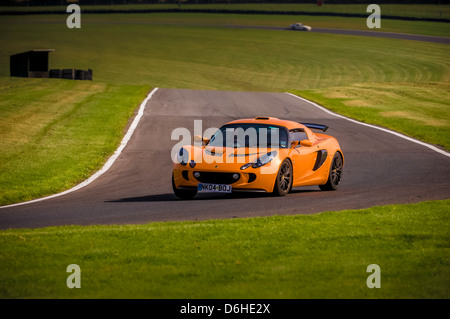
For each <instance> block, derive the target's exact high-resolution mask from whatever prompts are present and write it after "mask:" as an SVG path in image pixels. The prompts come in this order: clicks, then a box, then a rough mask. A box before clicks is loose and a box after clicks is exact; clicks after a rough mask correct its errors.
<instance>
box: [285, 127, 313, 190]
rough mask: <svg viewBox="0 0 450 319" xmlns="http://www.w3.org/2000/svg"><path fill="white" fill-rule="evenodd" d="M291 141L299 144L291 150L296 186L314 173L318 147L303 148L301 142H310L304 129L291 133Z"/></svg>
mask: <svg viewBox="0 0 450 319" xmlns="http://www.w3.org/2000/svg"><path fill="white" fill-rule="evenodd" d="M289 137H290V141H291V143H292V142H297V143H298V144H297V145H296V146H294V148H293V149H292V150H291V158H292V166H293V172H294V185H295V184H299V183H301V182H302V181H303V180H304V179H307V178H308V176H309V175H311V174H312V173H313V168H314V165H315V163H316V159H317V147H316V146H314V147H313V146H310V147H309V146H301V145H300V141H302V140H309V139H308V135H307V134H306V133H305V131H304V130H303V129H294V130H290V131H289Z"/></svg>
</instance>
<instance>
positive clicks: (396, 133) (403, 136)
mask: <svg viewBox="0 0 450 319" xmlns="http://www.w3.org/2000/svg"><path fill="white" fill-rule="evenodd" d="M284 93H285V94H288V95H290V96H293V97H295V98H297V99H300V100H302V101H304V102H307V103H309V104H311V105H313V106H315V107H317V108H319V109H321V110H322V111H324V112H326V113H328V114H331V115H333V116H336V117H339V118H342V119H345V120H347V121H350V122H353V123H356V124H359V125H364V126H368V127H371V128H374V129H377V130H380V131H383V132H386V133H389V134H392V135H395V136H398V137H401V138H403V139H405V140H408V141H410V142H413V143H416V144H419V145H422V146H425V147H428V148H429V149H431V150H433V151H435V152H437V153H439V154H442V155H445V156H447V157H450V153H448V152H446V151H444V150H441V149H439V148H437V147H436V146H434V145H431V144H428V143H425V142H422V141H419V140H416V139H414V138H412V137H409V136H406V135H403V134H401V133H398V132H395V131H391V130H388V129H386V128H383V127H379V126H375V125H372V124H367V123H363V122H359V121H357V120H354V119H351V118H348V117H345V116H343V115H339V114H336V113H334V112H332V111H330V110H327V109H326V108H324V107H322V106H320V105H319V104H316V103H314V102H311V101H309V100H307V99H305V98H302V97H300V96H297V95H295V94H292V93H289V92H284Z"/></svg>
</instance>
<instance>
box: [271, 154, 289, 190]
mask: <svg viewBox="0 0 450 319" xmlns="http://www.w3.org/2000/svg"><path fill="white" fill-rule="evenodd" d="M292 181H293V173H292V165H291V161H290V160H288V159H285V160H284V161H283V163H281V165H280V168H279V170H278V174H277V178H276V180H275V186H274V188H273V193H274V195H278V196H285V195H286V194H288V193H289V192H290V191H291V188H292Z"/></svg>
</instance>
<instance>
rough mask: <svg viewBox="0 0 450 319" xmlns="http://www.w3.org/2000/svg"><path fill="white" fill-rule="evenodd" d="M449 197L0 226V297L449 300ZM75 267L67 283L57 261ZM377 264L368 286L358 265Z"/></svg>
mask: <svg viewBox="0 0 450 319" xmlns="http://www.w3.org/2000/svg"><path fill="white" fill-rule="evenodd" d="M449 210H450V200H445V201H433V202H424V203H420V204H409V205H392V206H386V207H375V208H370V209H363V210H349V211H342V212H330V213H321V214H317V215H309V216H308V215H300V216H274V217H265V218H251V219H234V220H212V221H204V222H169V223H151V224H146V225H126V226H125V225H124V226H85V227H81V226H67V227H55V228H44V229H34V230H31V229H30V230H20V229H17V230H5V231H0V247H2V251H1V254H0V264H1V265H2V271H1V272H0V298H225V299H227V298H286V299H290V298H448V296H449V294H450V257H449V256H450V246H449V243H450V232H449V227H448V226H449V222H450V220H449V216H450V215H449V214H448V211H449ZM69 264H78V265H79V266H80V268H81V289H69V288H67V286H66V278H67V277H68V276H69V274H68V273H67V272H66V267H67V266H68V265H69ZM370 264H377V265H379V266H380V269H381V288H380V289H369V288H368V287H367V286H366V279H367V277H368V276H369V273H367V272H366V268H367V266H368V265H370Z"/></svg>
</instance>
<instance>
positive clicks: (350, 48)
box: [0, 14, 450, 91]
mask: <svg viewBox="0 0 450 319" xmlns="http://www.w3.org/2000/svg"><path fill="white" fill-rule="evenodd" d="M211 16H213V15H209V17H211ZM178 17H180V15H177V14H172V15H168V14H165V15H162V16H160V18H161V19H162V20H163V21H171V23H175V22H176V21H177V19H178ZM192 18H195V17H192ZM83 21H84V22H83V23H84V24H83V26H82V28H81V29H80V30H69V29H67V27H66V26H65V20H64V17H55V16H33V17H21V18H17V17H15V18H12V17H5V18H4V19H2V20H1V21H0V27H2V34H1V35H0V39H1V40H2V43H3V44H4V45H3V46H2V49H1V50H0V61H1V63H0V76H8V74H9V67H8V65H9V55H10V54H14V53H18V52H23V51H26V50H29V49H30V48H53V49H55V50H56V52H55V53H51V54H50V68H69V67H77V68H81V69H87V68H93V69H94V77H95V80H96V81H99V82H105V83H114V84H131V85H135V84H139V85H141V84H144V85H147V84H149V83H150V84H151V85H154V86H156V85H157V86H160V87H171V88H191V89H220V90H239V91H284V90H287V89H315V88H321V87H330V86H345V85H350V84H353V83H364V82H398V81H401V82H410V81H412V82H417V81H421V82H424V81H439V82H446V81H448V80H449V74H450V72H449V60H448V58H447V57H448V46H447V45H444V44H435V43H426V42H418V41H406V40H392V39H381V38H366V37H358V36H341V35H324V34H317V33H305V32H303V33H302V32H283V31H271V30H254V29H230V28H222V27H205V26H194V25H160V24H159V23H160V22H161V20H158V19H157V16H156V15H104V16H101V15H99V16H89V17H86V18H84V19H83ZM155 23H156V24H155ZM329 52H333V54H329ZM80 57H82V58H80Z"/></svg>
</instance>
